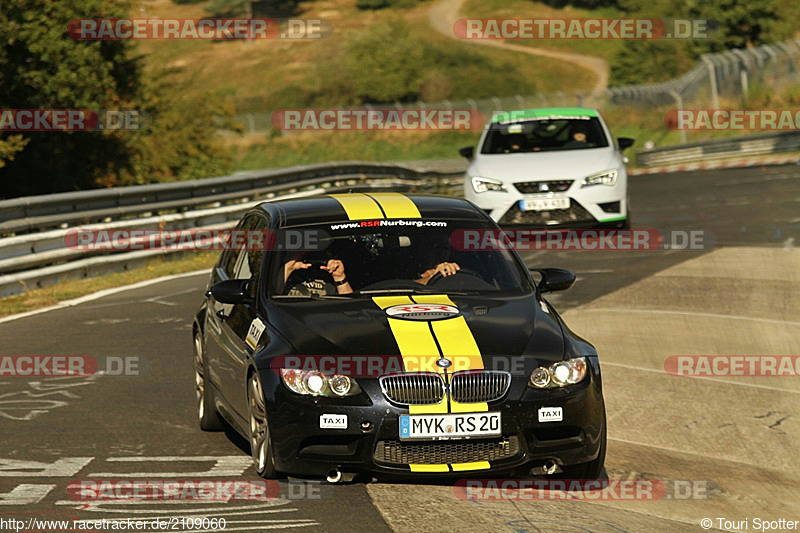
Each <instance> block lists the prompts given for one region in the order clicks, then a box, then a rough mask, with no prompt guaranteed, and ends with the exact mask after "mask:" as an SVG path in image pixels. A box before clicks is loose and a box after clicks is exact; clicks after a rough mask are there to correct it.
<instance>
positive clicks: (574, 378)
mask: <svg viewBox="0 0 800 533" xmlns="http://www.w3.org/2000/svg"><path fill="white" fill-rule="evenodd" d="M587 371H588V365H587V363H586V358H585V357H575V358H573V359H568V360H566V361H559V362H557V363H553V364H552V365H550V366H540V367H539V368H536V369H535V370H534V371H533V372H532V373H531V377H530V380H529V386H531V387H534V388H537V389H550V388H555V387H566V386H567V385H574V384H576V383H580V382H581V381H583V378H585V377H586V373H587Z"/></svg>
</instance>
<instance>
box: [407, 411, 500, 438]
mask: <svg viewBox="0 0 800 533" xmlns="http://www.w3.org/2000/svg"><path fill="white" fill-rule="evenodd" d="M500 422H501V421H500V413H450V414H442V415H400V438H401V439H453V438H464V437H490V436H494V435H500V429H501V427H502V425H501V423H500Z"/></svg>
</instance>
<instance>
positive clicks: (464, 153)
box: [458, 146, 475, 161]
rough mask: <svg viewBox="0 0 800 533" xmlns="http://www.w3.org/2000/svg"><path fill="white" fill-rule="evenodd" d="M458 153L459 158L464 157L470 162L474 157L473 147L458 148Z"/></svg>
mask: <svg viewBox="0 0 800 533" xmlns="http://www.w3.org/2000/svg"><path fill="white" fill-rule="evenodd" d="M458 153H459V154H461V157H466V158H467V159H468V160H470V161H472V158H473V157H474V156H475V147H474V146H465V147H464V148H459V150H458Z"/></svg>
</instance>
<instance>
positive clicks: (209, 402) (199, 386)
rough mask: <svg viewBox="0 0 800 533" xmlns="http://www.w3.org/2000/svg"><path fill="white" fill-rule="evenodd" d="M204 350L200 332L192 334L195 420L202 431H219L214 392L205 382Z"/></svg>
mask: <svg viewBox="0 0 800 533" xmlns="http://www.w3.org/2000/svg"><path fill="white" fill-rule="evenodd" d="M206 375H207V373H206V362H205V350H204V348H203V335H202V333H200V331H195V333H194V391H195V397H196V402H195V405H196V410H197V419H198V422H199V423H200V429H202V430H203V431H220V430H221V429H222V419H220V417H219V413H217V408H216V406H215V405H214V392H213V391H212V390H211V387H209V386H208V382H207V380H206Z"/></svg>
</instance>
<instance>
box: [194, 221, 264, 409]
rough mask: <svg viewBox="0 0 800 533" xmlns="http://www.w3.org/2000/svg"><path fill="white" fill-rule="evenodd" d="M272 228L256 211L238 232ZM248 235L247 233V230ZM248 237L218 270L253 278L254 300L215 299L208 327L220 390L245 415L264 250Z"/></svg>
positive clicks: (228, 276) (223, 277)
mask: <svg viewBox="0 0 800 533" xmlns="http://www.w3.org/2000/svg"><path fill="white" fill-rule="evenodd" d="M267 227H268V225H267V219H266V217H264V216H262V215H261V214H258V213H252V214H250V215H248V216H246V217H245V218H244V220H243V221H242V223H241V224H239V226H237V231H241V232H251V231H255V230H265V229H266V228H267ZM245 234H246V233H245ZM247 242H248V239H246V238H245V239H242V244H243V246H242V247H240V248H236V249H231V250H229V251H228V252H226V256H225V257H224V258H223V261H222V262H221V263H222V264H221V265H220V266H221V268H219V269H218V276H219V278H220V281H223V280H226V279H242V280H249V283H248V287H247V289H248V291H249V292H250V294H251V296H252V301H251V302H250V303H246V304H236V305H231V304H222V303H220V302H217V301H215V300H213V299H212V301H211V302H210V306H209V309H210V311H211V312H210V313H209V317H208V323H207V330H208V333H209V336H210V337H211V338H212V340H213V341H214V343H213V344H215V346H214V352H213V353H210V352H211V350H207V351H208V352H209V357H210V358H211V359H212V364H213V365H214V367H215V369H216V373H217V374H218V376H219V382H218V383H219V387H218V388H219V390H220V393H221V394H222V396H223V398H224V399H225V402H226V403H227V404H228V406H230V408H231V409H233V411H234V412H235V413H236V414H238V415H240V416H242V417H245V416H246V414H247V402H246V396H245V385H246V384H245V379H246V376H245V363H246V361H247V356H248V355H249V354H251V353H252V351H253V350H252V348H250V346H248V345H247V343H246V338H247V332H248V331H249V329H250V325H251V324H252V322H253V320H254V319H255V317H256V308H257V302H256V297H257V295H258V290H259V284H260V280H259V277H260V272H261V264H262V262H263V257H264V251H263V250H260V249H248V247H247V246H246V245H245V244H246V243H247Z"/></svg>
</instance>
